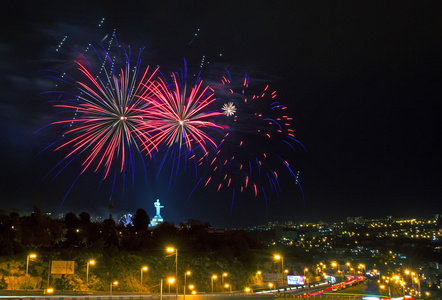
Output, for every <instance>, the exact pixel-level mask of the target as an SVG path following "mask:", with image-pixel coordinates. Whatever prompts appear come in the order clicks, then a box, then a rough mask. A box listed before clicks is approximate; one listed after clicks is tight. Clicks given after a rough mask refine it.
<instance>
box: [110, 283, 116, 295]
mask: <svg viewBox="0 0 442 300" xmlns="http://www.w3.org/2000/svg"><path fill="white" fill-rule="evenodd" d="M114 285H118V281H113V282H111V284H110V295H111V296H112V286H114Z"/></svg>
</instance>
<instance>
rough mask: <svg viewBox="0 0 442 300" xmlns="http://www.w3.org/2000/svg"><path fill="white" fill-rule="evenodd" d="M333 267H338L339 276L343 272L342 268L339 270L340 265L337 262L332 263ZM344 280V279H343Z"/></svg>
mask: <svg viewBox="0 0 442 300" xmlns="http://www.w3.org/2000/svg"><path fill="white" fill-rule="evenodd" d="M332 266H333V267H336V272H337V273H338V275H339V273H340V272H341V270H340V268H339V263H337V262H332ZM341 279H342V278H341Z"/></svg>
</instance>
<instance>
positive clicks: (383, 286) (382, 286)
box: [379, 285, 391, 299]
mask: <svg viewBox="0 0 442 300" xmlns="http://www.w3.org/2000/svg"><path fill="white" fill-rule="evenodd" d="M379 287H380V288H381V289H385V285H381V286H379ZM388 297H389V298H390V299H391V289H390V285H388Z"/></svg>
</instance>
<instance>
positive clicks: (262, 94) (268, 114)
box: [198, 74, 305, 208]
mask: <svg viewBox="0 0 442 300" xmlns="http://www.w3.org/2000/svg"><path fill="white" fill-rule="evenodd" d="M258 90H260V91H259V92H256V91H258ZM217 93H218V90H217ZM219 94H220V98H221V99H223V100H224V101H226V100H229V101H230V102H229V105H228V106H231V107H235V108H236V111H237V112H238V113H237V114H236V115H235V116H234V117H233V118H225V125H224V128H225V129H226V131H225V135H224V138H223V139H222V141H221V142H220V143H219V144H218V148H217V149H216V151H215V152H214V153H213V155H211V156H210V159H209V160H210V168H209V170H208V172H206V173H205V176H203V177H202V178H201V180H200V181H199V182H198V184H201V185H204V186H212V187H213V188H215V189H216V190H218V191H220V190H225V189H230V190H231V191H232V208H233V203H234V198H235V194H236V193H238V192H240V193H246V192H249V193H252V195H253V196H254V197H258V196H260V195H261V196H262V197H263V198H264V199H265V202H266V205H267V195H269V194H274V195H275V196H278V194H279V192H280V190H281V187H280V176H283V175H285V174H289V175H290V176H292V177H293V178H294V179H295V183H298V184H299V182H298V179H297V176H296V175H295V173H294V172H293V170H292V167H293V162H292V161H291V160H292V158H293V156H294V152H295V151H296V147H298V146H299V148H301V149H305V148H304V146H303V145H302V144H301V143H299V142H298V141H297V140H296V139H295V138H294V130H293V129H292V122H293V119H292V118H291V117H290V116H288V115H287V110H286V108H287V107H286V106H284V105H282V104H281V103H280V102H278V101H277V100H276V96H277V93H276V91H273V90H271V89H270V87H269V86H268V85H267V86H263V87H261V88H260V89H258V87H256V86H253V87H249V78H248V76H247V75H246V76H245V78H244V79H242V80H241V84H239V85H236V86H235V84H234V83H232V80H231V78H230V74H229V75H228V76H227V77H223V79H222V85H221V88H220V90H219ZM225 115H226V116H227V115H228V114H225ZM299 187H300V186H299ZM301 192H302V189H301Z"/></svg>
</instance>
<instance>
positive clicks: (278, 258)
mask: <svg viewBox="0 0 442 300" xmlns="http://www.w3.org/2000/svg"><path fill="white" fill-rule="evenodd" d="M273 258H274V259H275V260H281V273H282V285H284V257H283V256H281V255H279V254H275V255H274V256H273Z"/></svg>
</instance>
